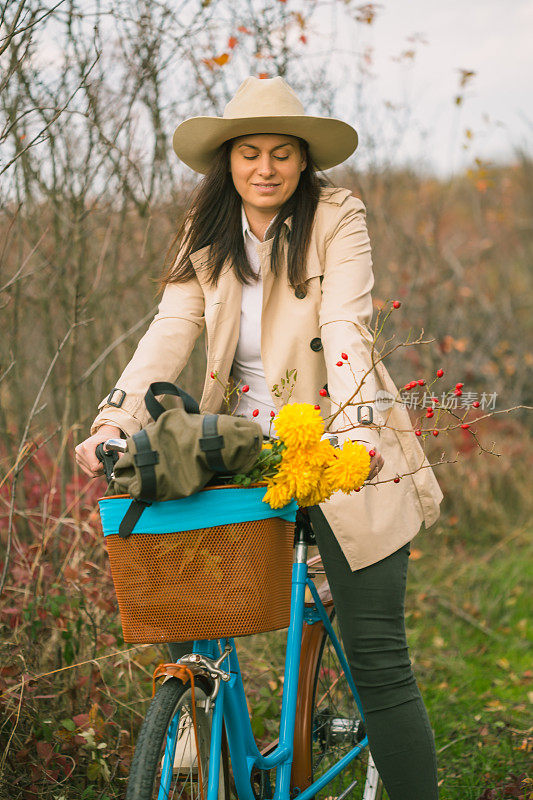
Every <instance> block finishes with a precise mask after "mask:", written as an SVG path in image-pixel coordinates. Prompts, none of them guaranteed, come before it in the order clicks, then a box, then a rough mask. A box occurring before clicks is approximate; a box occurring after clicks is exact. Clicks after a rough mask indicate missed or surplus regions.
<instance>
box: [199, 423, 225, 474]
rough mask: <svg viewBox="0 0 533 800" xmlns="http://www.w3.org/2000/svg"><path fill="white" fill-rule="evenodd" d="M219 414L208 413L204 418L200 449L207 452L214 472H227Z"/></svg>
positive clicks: (207, 458) (208, 461) (206, 454)
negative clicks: (219, 431)
mask: <svg viewBox="0 0 533 800" xmlns="http://www.w3.org/2000/svg"><path fill="white" fill-rule="evenodd" d="M217 422H218V414H206V415H205V417H204V418H203V420H202V438H201V439H200V450H202V451H203V452H204V453H205V460H206V461H207V466H208V467H209V469H212V470H213V472H227V467H226V465H225V464H224V459H223V458H222V448H223V447H224V437H223V436H221V435H220V434H219V433H218V427H217Z"/></svg>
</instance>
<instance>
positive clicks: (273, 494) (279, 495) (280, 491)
mask: <svg viewBox="0 0 533 800" xmlns="http://www.w3.org/2000/svg"><path fill="white" fill-rule="evenodd" d="M291 500H292V493H291V491H290V489H289V487H288V486H287V484H285V483H277V482H276V481H268V489H267V490H266V492H265V496H264V497H263V503H268V504H269V505H270V507H271V508H283V506H286V505H287V503H289V502H290V501H291Z"/></svg>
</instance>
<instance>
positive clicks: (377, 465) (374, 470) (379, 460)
mask: <svg viewBox="0 0 533 800" xmlns="http://www.w3.org/2000/svg"><path fill="white" fill-rule="evenodd" d="M374 449H375V448H374ZM375 453H376V454H375V455H374V456H372V458H371V459H370V472H369V473H368V478H367V481H370V480H372V478H375V477H376V475H377V474H378V472H379V471H380V469H381V468H382V466H383V464H384V463H385V461H384V459H383V456H382V455H381V453H378V451H377V450H375Z"/></svg>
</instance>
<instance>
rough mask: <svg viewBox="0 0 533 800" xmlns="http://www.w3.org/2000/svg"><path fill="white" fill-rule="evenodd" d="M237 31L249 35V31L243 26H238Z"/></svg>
mask: <svg viewBox="0 0 533 800" xmlns="http://www.w3.org/2000/svg"><path fill="white" fill-rule="evenodd" d="M237 30H238V31H239V32H240V33H251V31H249V30H248V28H246V27H245V26H244V25H239V27H238V28H237Z"/></svg>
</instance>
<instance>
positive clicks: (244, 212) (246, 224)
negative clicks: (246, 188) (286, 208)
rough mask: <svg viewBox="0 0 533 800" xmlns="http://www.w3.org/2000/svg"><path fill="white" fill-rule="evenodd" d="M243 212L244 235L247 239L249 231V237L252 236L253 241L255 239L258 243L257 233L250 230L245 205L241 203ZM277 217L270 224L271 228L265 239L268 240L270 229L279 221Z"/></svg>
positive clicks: (267, 230)
mask: <svg viewBox="0 0 533 800" xmlns="http://www.w3.org/2000/svg"><path fill="white" fill-rule="evenodd" d="M241 212H242V235H243V236H244V237H245V238H246V232H247V231H248V235H249V236H251V237H252V238H253V239H255V240H256V241H257V242H258V241H259V239H258V238H257V236H256V235H255V233H253V232H252V230H251V229H250V223H249V222H248V217H247V216H246V211H245V210H244V203H242V202H241ZM277 216H278V215H277V214H276V216H275V217H274V219H273V220H272V221H271V222H270V223H269V226H268V228H267V229H266V231H265V238H266V235H267V233H268V232H269V230H270V228H271V227H272V225H273V224H274V222H275V220H276V219H277Z"/></svg>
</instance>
